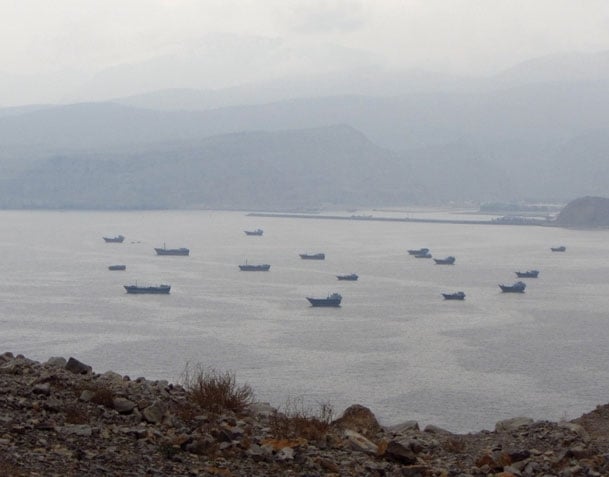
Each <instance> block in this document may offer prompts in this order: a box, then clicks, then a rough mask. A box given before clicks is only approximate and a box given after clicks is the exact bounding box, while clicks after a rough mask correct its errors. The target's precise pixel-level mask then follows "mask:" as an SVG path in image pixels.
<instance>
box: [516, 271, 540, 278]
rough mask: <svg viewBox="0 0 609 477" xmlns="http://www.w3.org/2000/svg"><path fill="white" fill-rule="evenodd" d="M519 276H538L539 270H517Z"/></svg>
mask: <svg viewBox="0 0 609 477" xmlns="http://www.w3.org/2000/svg"><path fill="white" fill-rule="evenodd" d="M516 276H517V277H518V278H537V277H538V276H539V272H538V271H537V270H529V271H528V272H516Z"/></svg>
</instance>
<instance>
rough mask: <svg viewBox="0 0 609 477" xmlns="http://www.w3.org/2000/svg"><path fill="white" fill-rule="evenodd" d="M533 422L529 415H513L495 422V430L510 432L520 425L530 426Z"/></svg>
mask: <svg viewBox="0 0 609 477" xmlns="http://www.w3.org/2000/svg"><path fill="white" fill-rule="evenodd" d="M533 422H534V421H533V419H531V418H530V417H513V418H511V419H504V420H503V421H498V422H497V423H496V424H495V431H496V432H510V431H514V430H516V429H518V428H519V427H522V426H530V425H531V424H533Z"/></svg>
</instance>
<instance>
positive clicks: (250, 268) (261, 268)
mask: <svg viewBox="0 0 609 477" xmlns="http://www.w3.org/2000/svg"><path fill="white" fill-rule="evenodd" d="M270 269H271V266H270V265H268V264H263V265H239V270H241V271H242V272H268V271H269V270H270Z"/></svg>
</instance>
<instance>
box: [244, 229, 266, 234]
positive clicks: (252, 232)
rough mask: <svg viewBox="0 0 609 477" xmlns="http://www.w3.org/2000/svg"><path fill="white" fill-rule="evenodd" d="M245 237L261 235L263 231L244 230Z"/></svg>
mask: <svg viewBox="0 0 609 477" xmlns="http://www.w3.org/2000/svg"><path fill="white" fill-rule="evenodd" d="M244 232H245V235H262V234H263V233H264V231H263V230H262V229H256V230H244Z"/></svg>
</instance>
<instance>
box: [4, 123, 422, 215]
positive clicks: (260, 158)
mask: <svg viewBox="0 0 609 477" xmlns="http://www.w3.org/2000/svg"><path fill="white" fill-rule="evenodd" d="M413 179H414V178H413V177H412V174H410V173H409V171H408V168H407V167H406V166H405V165H404V164H402V163H400V162H399V161H398V160H397V157H396V156H395V155H393V154H392V153H391V152H389V151H386V150H383V149H381V148H379V147H377V146H375V145H374V144H372V143H371V142H370V141H368V140H367V139H366V138H365V136H363V135H362V134H361V133H359V132H358V131H356V130H354V129H352V128H350V127H348V126H332V127H327V128H318V129H309V130H298V131H281V132H249V133H235V134H229V135H222V136H215V137H211V138H207V139H204V140H202V141H199V142H184V143H174V144H166V145H164V146H163V147H159V148H156V147H155V148H150V149H144V150H140V151H137V152H130V153H121V154H118V153H108V154H106V155H105V156H104V158H90V157H88V156H86V155H83V154H76V155H63V156H56V157H54V158H51V159H47V160H40V161H37V162H35V163H34V164H32V166H31V167H29V168H27V169H26V170H24V171H21V172H19V173H16V174H13V175H12V176H7V175H4V177H3V180H2V184H0V185H1V186H2V187H0V206H3V207H12V208H100V209H127V208H135V209H140V208H144V209H149V208H152V209H163V208H193V207H195V208H223V209H246V210H256V209H267V210H268V209H274V210H295V209H298V208H303V207H305V208H311V207H320V206H325V205H336V204H352V205H359V206H362V205H367V204H401V203H409V202H416V200H417V196H418V195H420V194H421V189H422V186H421V185H417V183H416V181H415V180H413Z"/></svg>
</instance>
